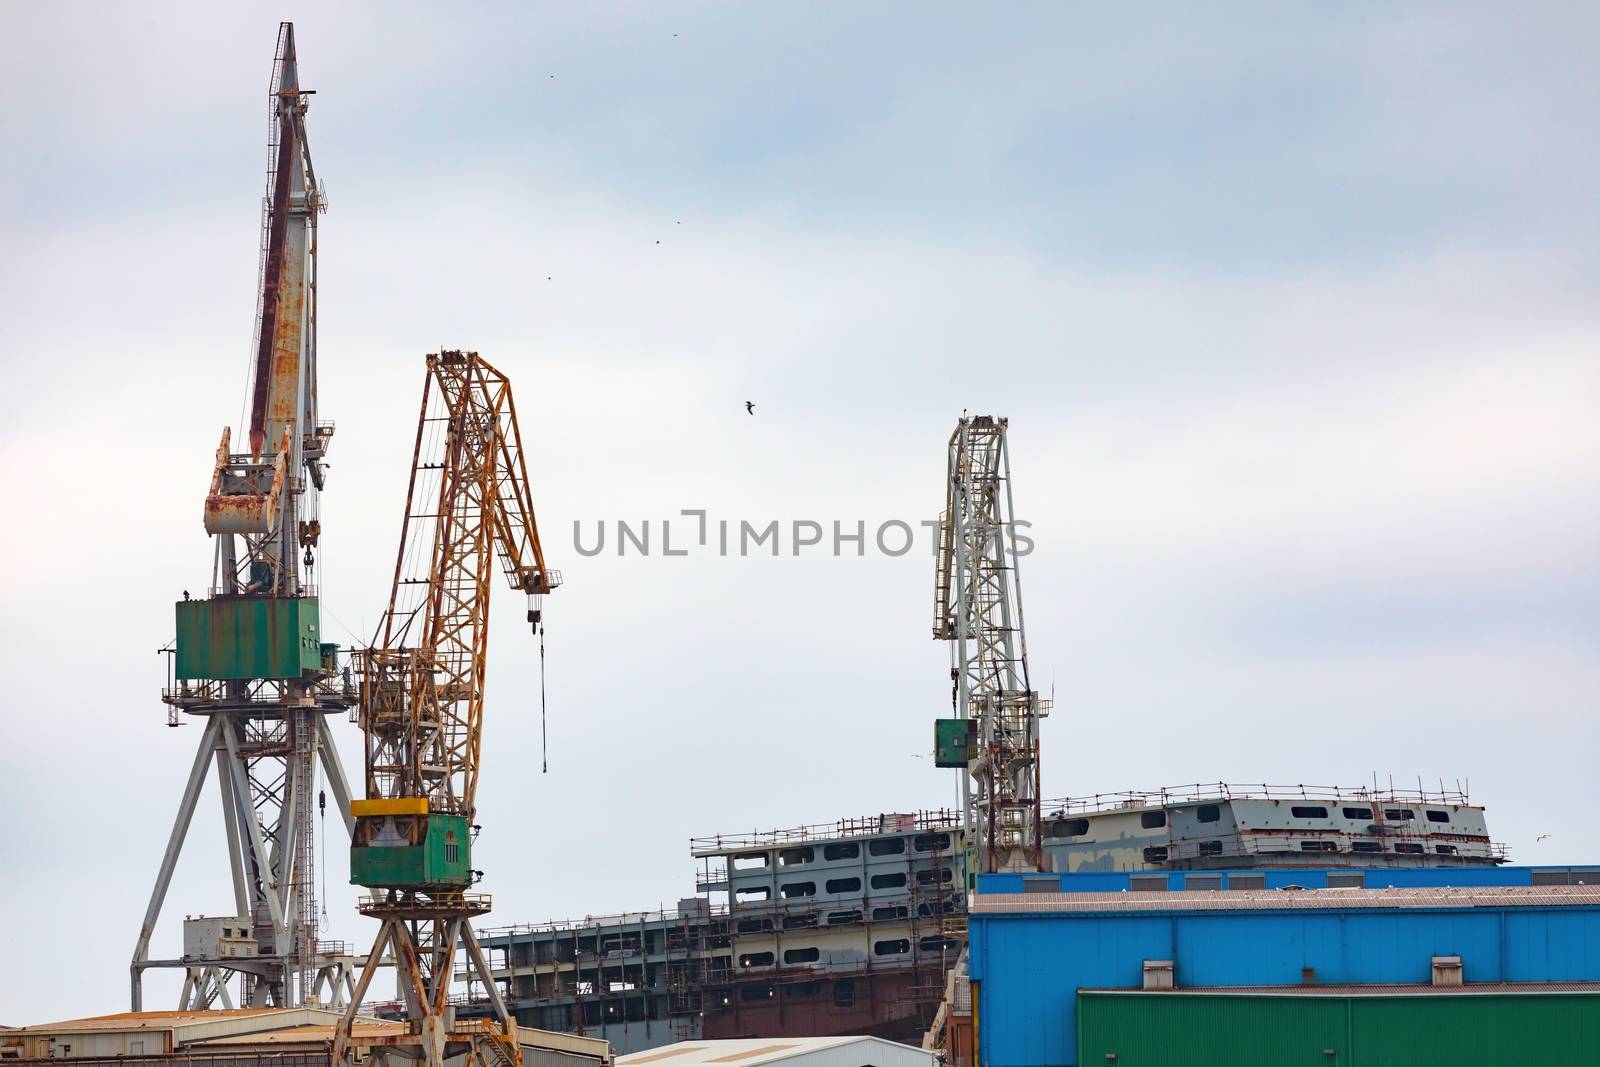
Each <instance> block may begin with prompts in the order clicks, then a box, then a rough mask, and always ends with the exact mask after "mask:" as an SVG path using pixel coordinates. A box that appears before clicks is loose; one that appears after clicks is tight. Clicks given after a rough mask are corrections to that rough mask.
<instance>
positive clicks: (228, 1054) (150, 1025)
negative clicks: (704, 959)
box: [0, 1008, 612, 1067]
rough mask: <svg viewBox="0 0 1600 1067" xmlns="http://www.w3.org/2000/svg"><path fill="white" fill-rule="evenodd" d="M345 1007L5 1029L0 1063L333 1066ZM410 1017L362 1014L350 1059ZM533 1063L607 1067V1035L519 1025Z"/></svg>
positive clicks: (386, 1040)
mask: <svg viewBox="0 0 1600 1067" xmlns="http://www.w3.org/2000/svg"><path fill="white" fill-rule="evenodd" d="M342 1015H343V1013H342V1012H338V1011H329V1010H327V1009H323V1008H236V1009H221V1008H214V1009H206V1010H199V1011H128V1012H119V1013H117V1014H114V1015H97V1016H93V1017H90V1018H84V1019H68V1020H65V1021H62V1022H53V1023H44V1024H41V1025H38V1026H24V1027H20V1028H18V1029H13V1030H0V1062H5V1063H8V1064H16V1065H17V1067H22V1065H24V1064H43V1063H59V1062H61V1061H62V1060H83V1061H86V1067H89V1065H93V1064H115V1065H116V1067H180V1065H181V1067H260V1065H262V1064H263V1063H270V1064H272V1065H273V1067H330V1065H331V1063H332V1049H333V1042H334V1036H335V1030H336V1028H337V1026H338V1023H339V1021H340V1019H341V1017H342ZM405 1031H406V1024H405V1023H402V1022H394V1021H391V1020H385V1019H376V1018H371V1017H363V1018H362V1019H360V1020H359V1022H358V1023H357V1024H356V1026H355V1028H354V1041H353V1047H352V1059H355V1060H366V1059H367V1058H368V1057H369V1055H370V1053H371V1051H372V1049H373V1048H375V1047H381V1046H385V1045H387V1044H390V1043H392V1042H393V1041H394V1040H395V1039H397V1038H399V1037H401V1036H402V1035H404V1033H405ZM517 1037H518V1041H519V1043H520V1045H521V1053H522V1060H523V1062H524V1063H525V1064H527V1065H528V1067H610V1064H611V1062H612V1057H611V1050H610V1048H609V1047H608V1046H607V1045H606V1043H605V1042H604V1041H597V1040H595V1039H593V1038H583V1037H576V1036H574V1035H572V1034H550V1033H543V1032H540V1031H537V1030H520V1031H519V1032H518V1035H517Z"/></svg>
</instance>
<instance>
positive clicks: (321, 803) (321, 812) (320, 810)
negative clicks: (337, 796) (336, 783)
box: [317, 789, 328, 933]
mask: <svg viewBox="0 0 1600 1067" xmlns="http://www.w3.org/2000/svg"><path fill="white" fill-rule="evenodd" d="M317 814H318V816H320V817H321V819H322V828H321V829H320V830H319V831H318V834H319V835H320V836H321V837H322V844H323V847H322V849H320V850H319V853H320V854H319V855H318V857H317V858H318V859H320V860H321V861H322V893H321V895H320V898H319V899H320V900H321V901H322V916H321V922H320V923H319V924H318V925H320V926H321V927H322V930H323V933H327V929H328V849H327V844H328V794H327V792H326V791H325V790H323V789H318V790H317Z"/></svg>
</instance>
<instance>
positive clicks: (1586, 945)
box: [946, 867, 1600, 1067]
mask: <svg viewBox="0 0 1600 1067" xmlns="http://www.w3.org/2000/svg"><path fill="white" fill-rule="evenodd" d="M1152 877H1156V878H1159V879H1160V880H1161V882H1162V883H1163V884H1161V885H1155V884H1152V883H1151V881H1150V879H1151V878H1152ZM1358 879H1359V884H1357V880H1358ZM1046 882H1050V883H1053V885H1045V884H1044V883H1046ZM968 919H969V938H970V942H969V943H970V958H969V968H970V976H969V981H970V993H969V995H970V1003H971V1004H972V1010H973V1012H975V1013H976V1025H975V1028H974V1029H975V1031H976V1035H977V1044H978V1056H977V1062H981V1063H983V1064H985V1065H986V1067H1020V1065H1024V1064H1027V1065H1035V1067H1037V1065H1071V1064H1081V1063H1088V1062H1091V1060H1092V1061H1093V1062H1095V1063H1103V1062H1107V1061H1112V1062H1118V1063H1123V1064H1132V1063H1153V1062H1164V1061H1162V1060H1160V1059H1153V1058H1152V1056H1153V1055H1154V1053H1152V1052H1151V1051H1149V1050H1151V1049H1159V1048H1162V1047H1165V1048H1166V1050H1167V1051H1168V1052H1169V1053H1170V1052H1171V1051H1172V1050H1173V1049H1179V1048H1181V1049H1185V1050H1189V1048H1190V1046H1189V1045H1187V1044H1184V1043H1183V1042H1184V1041H1187V1040H1189V1039H1190V1038H1193V1039H1194V1040H1196V1041H1198V1042H1199V1044H1196V1045H1195V1046H1194V1054H1193V1057H1192V1058H1191V1059H1188V1060H1186V1061H1185V1062H1193V1063H1196V1064H1199V1063H1230V1064H1233V1065H1235V1067H1241V1065H1244V1064H1248V1063H1255V1062H1271V1063H1274V1064H1285V1063H1324V1064H1339V1065H1351V1064H1357V1063H1381V1062H1405V1063H1408V1064H1414V1063H1422V1062H1428V1063H1433V1062H1441V1063H1443V1062H1462V1061H1461V1060H1437V1059H1429V1060H1426V1061H1424V1060H1420V1059H1416V1058H1410V1057H1402V1058H1401V1059H1399V1060H1398V1061H1397V1060H1395V1059H1394V1058H1393V1053H1394V1050H1396V1049H1399V1048H1403V1047H1406V1043H1407V1042H1415V1041H1416V1040H1417V1038H1418V1035H1419V1033H1421V1032H1423V1030H1422V1029H1421V1028H1423V1027H1425V1026H1426V1022H1425V1021H1426V1020H1434V1019H1437V1020H1447V1019H1452V1018H1457V1017H1459V1016H1460V1015H1461V1013H1464V1012H1469V1011H1471V1010H1472V1005H1477V1006H1479V1008H1481V1009H1482V1010H1483V1011H1485V1012H1490V1011H1491V1009H1492V1013H1498V1014H1499V1016H1500V1017H1501V1018H1503V1019H1505V1020H1506V1021H1507V1024H1508V1025H1512V1024H1514V1025H1517V1026H1522V1025H1524V1023H1525V1022H1526V1020H1527V1019H1530V1018H1533V1017H1534V1016H1539V1017H1540V1018H1542V1019H1545V1020H1546V1021H1545V1022H1544V1023H1541V1026H1543V1027H1544V1030H1545V1031H1546V1032H1547V1033H1558V1034H1574V1033H1584V1032H1587V1030H1586V1028H1592V1027H1593V1025H1594V1019H1593V1013H1594V1010H1595V1005H1596V1000H1595V996H1594V995H1595V994H1600V867H1593V868H1528V867H1517V868H1509V867H1502V868H1499V869H1494V868H1480V869H1475V870H1462V869H1449V868H1434V869H1421V868H1418V869H1412V870H1381V871H1380V870H1371V871H1350V870H1348V869H1339V868H1333V869H1323V870H1300V871H1292V872H1291V871H1251V870H1232V871H1219V872H1214V873H1213V872H1206V873H1201V874H1196V873H1188V872H1183V873H1179V872H1174V873H1170V874H1162V875H1159V876H1151V875H1140V874H1131V873H1130V874H1065V875H1063V874H1055V875H1010V874H996V875H986V876H984V877H982V878H981V879H980V880H979V892H978V894H977V896H976V897H974V899H973V900H972V902H971V905H970V914H969V917H968ZM1200 992H1208V993H1211V994H1215V995H1217V996H1227V997H1232V998H1235V999H1231V1000H1226V1001H1215V1002H1201V1001H1192V1000H1189V999H1187V998H1190V997H1194V996H1196V995H1198V993H1200ZM1491 993H1492V994H1495V995H1496V996H1498V997H1500V998H1501V999H1498V1000H1491V999H1485V1000H1477V999H1473V1000H1471V1001H1467V1000H1459V999H1456V998H1462V997H1466V996H1469V995H1471V996H1473V997H1476V996H1478V995H1487V994H1491ZM1122 994H1137V996H1134V997H1133V998H1132V999H1126V1000H1124V999H1113V998H1114V995H1118V996H1120V995H1122ZM1289 994H1293V995H1289ZM1530 994H1538V995H1540V996H1542V998H1543V999H1538V1000H1528V999H1518V998H1523V997H1525V996H1527V995H1530ZM1556 994H1562V995H1561V996H1556ZM1313 995H1315V996H1313ZM1395 997H1403V998H1407V999H1406V1001H1405V1005H1404V1008H1403V1010H1397V1009H1395V1008H1393V1007H1392V1006H1391V1000H1386V999H1383V998H1395ZM1316 998H1321V999H1316ZM1440 998H1450V1003H1449V1004H1446V1003H1443V1002H1442V1000H1441V999H1440ZM1208 1005H1209V1007H1210V1008H1214V1009H1216V1010H1214V1011H1211V1010H1208ZM1224 1009H1226V1010H1224ZM1080 1011H1082V1012H1083V1013H1084V1014H1083V1015H1082V1017H1081V1018H1080V1015H1079V1013H1080ZM1245 1017H1249V1018H1250V1019H1252V1020H1254V1021H1255V1025H1252V1026H1250V1027H1249V1028H1247V1029H1240V1027H1239V1025H1238V1020H1239V1019H1241V1018H1245ZM1186 1020H1188V1021H1191V1022H1192V1025H1190V1027H1189V1029H1188V1030H1187V1031H1184V1030H1182V1029H1181V1027H1183V1026H1184V1025H1185V1021H1186ZM1338 1020H1344V1023H1343V1024H1342V1025H1343V1029H1342V1030H1340V1029H1339V1027H1338V1026H1336V1025H1335V1024H1336V1022H1337V1021H1338ZM1173 1027H1179V1028H1180V1029H1179V1030H1174V1029H1173ZM1336 1030H1337V1031H1338V1032H1337V1033H1335V1031H1336ZM1264 1033H1272V1034H1276V1035H1278V1037H1279V1038H1282V1040H1285V1041H1291V1040H1292V1042H1293V1043H1294V1044H1293V1048H1290V1047H1289V1046H1283V1047H1282V1048H1281V1049H1280V1051H1281V1053H1282V1055H1273V1056H1268V1059H1267V1060H1262V1059H1260V1056H1262V1055H1267V1053H1266V1051H1265V1049H1266V1048H1268V1047H1272V1048H1277V1047H1278V1046H1263V1045H1261V1043H1260V1042H1259V1041H1257V1040H1255V1039H1256V1038H1258V1037H1259V1035H1261V1034H1264ZM1158 1034H1166V1035H1168V1036H1167V1041H1168V1042H1169V1043H1168V1044H1166V1045H1165V1046H1163V1045H1162V1044H1161V1042H1160V1041H1159V1040H1158V1039H1157V1037H1156V1036H1154V1035H1158ZM1358 1034H1359V1039H1360V1045H1359V1046H1357V1045H1356V1044H1355V1043H1354V1042H1355V1041H1356V1035H1358ZM1313 1046H1315V1047H1313ZM946 1047H947V1048H948V1047H949V1046H948V1044H947V1046H946ZM1485 1047H1487V1046H1485ZM1532 1047H1533V1046H1532V1045H1527V1046H1524V1054H1525V1052H1526V1050H1527V1049H1531V1048H1532ZM1569 1051H1570V1049H1569ZM1482 1052H1483V1049H1481V1048H1480V1049H1479V1053H1480V1054H1478V1055H1475V1056H1474V1057H1473V1058H1472V1059H1471V1062H1473V1063H1479V1064H1481V1063H1489V1062H1503V1063H1507V1064H1510V1063H1526V1062H1539V1061H1538V1060H1536V1059H1535V1060H1530V1059H1527V1058H1517V1059H1502V1060H1494V1061H1491V1060H1488V1059H1485V1058H1483V1055H1482ZM1358 1053H1359V1056H1360V1058H1356V1057H1357V1054H1358ZM1186 1054H1187V1051H1186ZM1230 1056H1232V1057H1233V1058H1229V1057H1230ZM1385 1057H1389V1058H1388V1059H1385Z"/></svg>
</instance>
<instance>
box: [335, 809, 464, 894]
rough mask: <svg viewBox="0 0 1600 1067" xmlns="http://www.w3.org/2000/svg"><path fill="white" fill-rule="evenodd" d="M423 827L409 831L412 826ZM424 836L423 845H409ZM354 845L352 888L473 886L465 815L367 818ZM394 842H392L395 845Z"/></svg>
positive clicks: (361, 822)
mask: <svg viewBox="0 0 1600 1067" xmlns="http://www.w3.org/2000/svg"><path fill="white" fill-rule="evenodd" d="M417 819H420V820H422V822H423V825H422V826H420V827H417V828H415V830H412V831H411V832H408V826H407V824H408V823H409V822H410V821H411V820H417ZM418 836H420V837H421V840H422V843H421V844H417V845H413V844H408V843H406V839H407V838H411V839H415V838H416V837H418ZM356 840H357V841H363V840H365V841H369V842H371V843H370V844H365V845H362V844H357V845H352V846H351V847H350V884H351V885H363V886H366V887H367V888H368V889H460V888H461V887H463V886H468V885H471V884H472V835H471V834H470V833H469V832H468V826H467V819H466V816H464V815H421V816H394V815H367V816H361V817H359V818H358V820H357V826H356ZM390 842H393V843H390Z"/></svg>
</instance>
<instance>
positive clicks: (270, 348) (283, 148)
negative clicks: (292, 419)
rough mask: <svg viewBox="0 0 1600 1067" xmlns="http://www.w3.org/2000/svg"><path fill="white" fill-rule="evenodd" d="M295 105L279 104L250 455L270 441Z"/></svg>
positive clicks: (283, 99)
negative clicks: (269, 416) (270, 404)
mask: <svg viewBox="0 0 1600 1067" xmlns="http://www.w3.org/2000/svg"><path fill="white" fill-rule="evenodd" d="M293 108H294V105H293V104H292V103H291V102H290V100H289V99H288V98H286V97H282V96H280V97H279V101H278V159H277V167H276V168H275V169H276V174H275V175H274V180H273V183H272V215H271V230H270V235H269V237H268V242H267V266H266V270H264V271H263V272H262V281H261V341H260V344H259V345H258V346H257V348H256V374H255V389H254V393H253V395H252V397H251V399H250V454H251V455H252V456H254V457H256V458H258V459H259V458H260V456H261V446H262V444H263V442H264V441H265V440H266V422H267V396H268V393H269V391H270V387H271V384H272V354H273V352H274V350H275V348H276V341H277V337H276V335H277V319H278V290H279V288H280V285H281V283H282V280H283V246H284V239H285V237H286V236H287V234H288V228H289V182H290V180H291V178H292V176H293V172H294V157H295V152H296V145H295V123H294V112H293Z"/></svg>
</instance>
